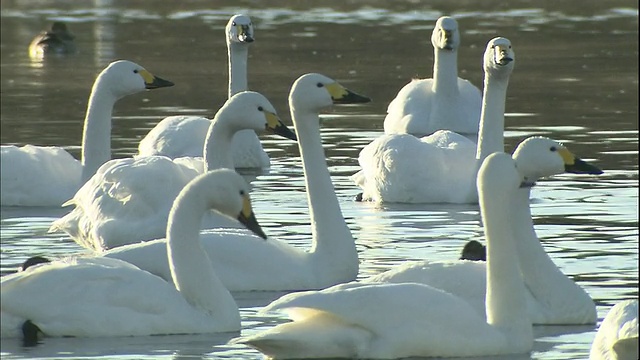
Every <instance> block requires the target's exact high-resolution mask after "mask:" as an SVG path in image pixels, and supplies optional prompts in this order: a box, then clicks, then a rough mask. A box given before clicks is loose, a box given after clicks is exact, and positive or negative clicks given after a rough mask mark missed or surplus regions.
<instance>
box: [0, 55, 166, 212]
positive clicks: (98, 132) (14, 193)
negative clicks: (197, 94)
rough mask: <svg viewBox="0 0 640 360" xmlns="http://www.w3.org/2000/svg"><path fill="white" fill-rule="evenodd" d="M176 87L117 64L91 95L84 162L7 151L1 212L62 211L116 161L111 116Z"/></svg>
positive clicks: (56, 151)
mask: <svg viewBox="0 0 640 360" xmlns="http://www.w3.org/2000/svg"><path fill="white" fill-rule="evenodd" d="M167 86H173V83H172V82H170V81H168V80H164V79H161V78H159V77H157V76H153V75H152V74H151V73H150V72H149V71H147V70H145V69H144V68H143V67H142V66H140V65H138V64H136V63H133V62H131V61H126V60H119V61H115V62H112V63H111V64H109V66H107V67H106V68H105V69H104V70H103V71H102V72H101V73H100V74H99V75H98V77H97V78H96V81H95V82H94V83H93V88H92V89H91V95H90V97H89V104H88V106H87V114H86V116H85V119H84V132H83V136H82V160H81V161H78V160H76V159H75V158H74V157H73V156H72V155H71V154H69V153H68V152H67V151H66V150H64V149H62V148H60V147H55V146H35V145H25V146H22V147H17V146H14V145H2V147H1V157H0V166H1V170H0V178H1V181H0V184H1V186H2V189H1V190H0V199H1V201H0V202H1V204H2V206H60V205H62V203H64V202H65V201H67V200H69V199H70V198H71V197H72V196H73V194H74V193H75V192H76V191H77V190H78V189H79V188H80V186H82V184H83V183H84V182H85V181H86V180H88V179H89V178H90V177H91V176H92V175H93V174H94V173H95V172H96V170H97V169H98V167H100V165H102V164H103V163H105V162H106V161H108V160H109V159H110V158H111V144H110V142H111V134H110V132H111V113H112V111H113V106H114V105H115V103H116V101H118V100H119V99H121V98H123V97H125V96H127V95H131V94H135V93H138V92H142V91H144V90H145V89H156V88H161V87H167Z"/></svg>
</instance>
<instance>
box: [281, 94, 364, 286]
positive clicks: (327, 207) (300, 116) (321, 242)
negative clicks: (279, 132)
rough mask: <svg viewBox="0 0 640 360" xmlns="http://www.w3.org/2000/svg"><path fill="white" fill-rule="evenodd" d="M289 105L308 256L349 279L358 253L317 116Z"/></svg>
mask: <svg viewBox="0 0 640 360" xmlns="http://www.w3.org/2000/svg"><path fill="white" fill-rule="evenodd" d="M289 107H290V108H291V117H292V118H293V121H294V123H295V128H296V133H297V135H298V147H299V149H300V156H301V158H302V165H303V167H304V178H305V183H306V186H307V200H308V203H309V215H310V217H311V233H312V236H313V245H312V248H311V251H310V253H311V256H312V257H313V258H314V259H315V263H316V264H317V266H319V267H322V268H326V269H331V271H332V272H334V273H337V272H340V273H341V274H343V275H344V277H345V279H353V278H354V277H355V276H356V275H357V273H358V261H357V258H358V254H357V252H356V246H355V240H354V239H353V236H352V235H351V231H350V230H349V227H348V226H347V223H346V222H345V221H344V217H343V216H342V211H341V210H340V205H339V203H338V197H337V196H336V192H335V189H334V188H333V183H332V182H331V175H330V174H329V169H328V168H327V162H326V160H325V154H324V149H323V148H322V139H321V137H320V120H319V115H318V113H314V112H310V111H302V110H300V109H295V107H294V106H293V104H291V103H290V104H289ZM354 259H355V260H354ZM325 271H326V270H325Z"/></svg>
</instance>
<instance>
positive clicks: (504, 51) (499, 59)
mask: <svg viewBox="0 0 640 360" xmlns="http://www.w3.org/2000/svg"><path fill="white" fill-rule="evenodd" d="M494 54H495V60H496V64H500V65H507V64H508V63H510V62H512V61H513V58H512V57H511V55H510V54H509V47H507V46H504V45H496V46H495V49H494Z"/></svg>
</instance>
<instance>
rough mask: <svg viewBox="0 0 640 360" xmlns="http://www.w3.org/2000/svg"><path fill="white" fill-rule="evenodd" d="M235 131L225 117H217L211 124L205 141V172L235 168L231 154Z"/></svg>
mask: <svg viewBox="0 0 640 360" xmlns="http://www.w3.org/2000/svg"><path fill="white" fill-rule="evenodd" d="M234 133H235V131H233V130H232V129H230V127H229V126H228V124H227V121H225V119H223V118H220V117H219V116H217V115H216V117H215V118H214V119H213V120H212V121H211V125H209V131H208V132H207V137H206V138H205V141H204V169H205V172H207V171H211V170H215V169H223V168H226V169H233V168H234V164H233V158H232V155H231V153H232V152H231V141H232V139H233V135H234Z"/></svg>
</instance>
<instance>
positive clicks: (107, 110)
mask: <svg viewBox="0 0 640 360" xmlns="http://www.w3.org/2000/svg"><path fill="white" fill-rule="evenodd" d="M117 100H118V98H117V97H116V96H115V95H113V94H112V93H111V92H110V91H109V90H108V89H106V88H105V87H104V86H101V80H100V79H98V80H97V81H96V83H95V84H94V85H93V89H92V90H91V96H90V97H89V104H88V105H87V114H86V116H85V118H84V129H83V132H82V155H81V162H82V183H85V182H86V181H87V180H89V178H91V176H93V174H95V173H96V171H97V170H98V168H99V167H100V166H101V165H102V164H104V163H105V162H107V161H109V160H110V159H111V114H112V112H113V106H114V105H115V103H116V101H117Z"/></svg>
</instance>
